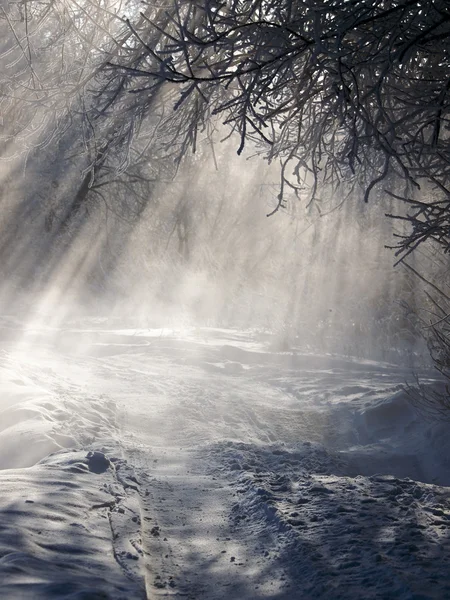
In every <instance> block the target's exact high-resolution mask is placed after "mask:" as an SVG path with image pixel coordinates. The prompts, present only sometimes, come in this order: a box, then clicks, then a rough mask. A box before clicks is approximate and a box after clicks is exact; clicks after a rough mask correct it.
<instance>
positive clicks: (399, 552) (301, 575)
mask: <svg viewBox="0 0 450 600" xmlns="http://www.w3.org/2000/svg"><path fill="white" fill-rule="evenodd" d="M210 456H211V458H213V457H214V458H215V460H216V466H215V469H216V472H217V474H219V473H220V474H222V475H223V474H224V473H225V472H226V471H228V472H229V481H230V485H231V486H232V487H233V489H234V493H235V497H236V501H235V504H234V505H233V507H232V510H231V514H230V521H231V523H232V525H233V532H234V535H235V536H240V537H243V538H248V539H250V538H251V537H252V536H253V537H254V536H255V535H257V536H259V539H260V547H261V552H262V553H263V555H264V556H266V557H267V559H268V560H270V565H271V566H270V568H271V570H272V573H274V574H275V573H276V574H277V578H278V579H279V580H281V581H282V582H284V591H283V592H282V593H281V594H279V595H278V596H277V598H282V599H283V600H287V599H288V598H299V599H303V598H305V599H306V598H323V599H324V600H328V599H329V598H333V599H338V598H340V599H346V600H348V599H355V600H356V599H360V598H368V599H372V598H373V599H379V598H383V599H384V598H386V599H387V598H392V599H394V598H396V599H400V600H411V599H412V598H415V599H418V598H424V599H425V598H436V599H437V598H447V597H450V583H449V581H448V577H447V575H448V573H449V572H450V571H449V570H450V536H449V535H448V533H449V528H450V490H449V489H447V488H441V487H437V486H433V485H428V484H424V483H418V482H416V481H413V480H411V479H404V478H398V477H394V476H386V475H378V476H371V477H364V476H356V477H349V476H348V475H346V474H345V470H346V468H348V465H346V462H345V461H344V460H342V459H341V458H340V457H339V456H334V455H333V454H332V453H330V452H328V451H326V450H325V449H324V448H321V447H320V445H314V444H300V445H299V446H298V447H295V448H287V447H279V448H277V447H275V446H273V447H271V448H264V447H254V446H252V445H249V444H231V443H228V444H225V445H223V446H222V447H221V448H218V447H217V448H213V449H212V451H211V454H210ZM300 581H301V588H298V587H296V586H298V582H300ZM430 590H431V591H430Z"/></svg>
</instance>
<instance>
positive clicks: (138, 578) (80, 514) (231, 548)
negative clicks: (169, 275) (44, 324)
mask: <svg viewBox="0 0 450 600" xmlns="http://www.w3.org/2000/svg"><path fill="white" fill-rule="evenodd" d="M107 325H108V324H107V322H99V323H98V324H95V326H93V324H92V323H86V324H84V325H83V324H82V326H80V327H79V328H78V329H76V328H66V329H64V330H57V329H55V328H53V329H52V330H51V331H49V330H48V329H40V328H39V327H37V326H35V327H33V328H29V329H28V331H25V330H24V328H21V326H20V324H18V323H8V324H7V326H8V328H7V331H6V333H5V335H4V336H2V339H3V343H2V349H1V352H0V377H1V391H2V392H1V400H0V486H1V490H2V493H1V495H0V597H4V598H8V599H9V598H11V599H13V600H14V599H15V598H18V599H19V598H20V599H22V598H25V599H28V598H30V599H31V598H33V599H35V598H38V599H39V598H72V599H74V598H77V599H81V598H83V599H87V598H111V599H132V598H133V599H134V598H145V597H148V598H154V597H172V596H175V597H183V598H191V599H193V600H201V599H205V600H215V599H227V600H228V599H229V600H234V599H235V600H247V599H248V600H250V599H252V600H257V599H259V598H261V599H263V598H270V599H272V600H275V599H276V600H288V599H289V600H291V599H294V600H295V599H297V598H298V599H303V598H304V599H309V598H324V599H328V598H330V599H336V598H350V599H360V598H380V599H387V598H399V599H401V600H412V599H415V600H419V599H420V598H446V597H450V583H449V578H448V575H449V573H450V552H449V550H450V539H449V535H448V532H449V529H448V528H449V525H450V489H449V487H447V486H450V452H449V450H450V441H449V440H450V437H449V435H448V433H449V426H448V424H446V423H436V422H428V421H426V420H424V419H423V418H422V416H420V415H418V414H417V412H416V411H415V409H414V408H413V407H412V406H411V404H410V402H409V397H408V395H407V393H406V392H405V391H404V384H405V382H406V381H413V374H412V373H411V372H410V371H409V370H408V369H406V368H404V367H399V366H395V365H391V364H388V363H380V362H374V361H369V360H357V359H353V358H349V357H343V356H335V355H323V356H319V355H313V354H306V353H302V352H300V351H296V350H294V351H292V352H276V351H274V350H273V348H274V345H273V344H272V342H271V340H270V338H269V337H268V336H267V335H265V334H262V333H257V332H252V331H239V330H225V329H207V328H161V329H143V328H139V329H114V328H112V327H109V328H108V327H107ZM5 328H6V325H4V330H5ZM12 332H14V335H13V334H12ZM14 337H15V338H16V339H14ZM420 375H421V378H422V381H423V382H424V383H425V384H427V385H429V386H438V385H439V381H438V379H437V377H436V374H435V373H434V372H433V371H427V370H425V369H424V370H422V372H421V373H420Z"/></svg>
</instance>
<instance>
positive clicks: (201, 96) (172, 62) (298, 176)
mask: <svg viewBox="0 0 450 600" xmlns="http://www.w3.org/2000/svg"><path fill="white" fill-rule="evenodd" d="M169 6H170V8H168V11H167V13H166V14H167V15H168V17H167V18H168V20H167V24H166V26H161V23H160V22H157V21H151V20H150V19H145V20H144V21H142V20H141V22H140V23H139V24H137V25H133V24H131V23H130V28H131V30H132V31H133V33H134V35H135V38H136V39H137V40H138V41H139V42H140V44H141V56H140V60H139V67H130V66H129V65H122V66H123V72H125V73H127V74H128V77H129V78H130V79H134V80H137V81H139V82H141V91H140V93H141V94H142V95H144V96H145V95H147V94H148V93H149V91H150V90H152V88H153V87H154V86H156V85H158V83H159V82H160V81H161V80H163V81H165V82H168V83H169V84H171V88H172V89H173V88H178V97H177V99H176V100H175V101H174V103H175V108H177V109H178V110H183V111H185V112H187V113H189V117H190V118H189V119H188V120H187V122H188V123H189V125H190V127H189V129H188V132H189V135H190V137H191V138H192V139H193V138H195V130H196V128H197V127H198V126H199V125H201V124H203V123H204V122H205V120H206V119H208V118H210V117H220V118H221V119H222V120H224V122H225V123H227V124H228V125H230V126H231V128H232V130H233V131H236V132H238V133H239V135H240V138H241V143H240V146H239V148H238V153H240V152H241V151H242V150H243V148H244V145H245V143H246V142H247V141H248V140H251V141H253V142H254V143H256V144H258V146H259V147H261V146H262V147H264V149H265V152H266V155H267V157H268V158H269V160H273V159H274V158H280V159H281V165H282V167H281V169H282V180H281V190H280V193H279V196H278V202H277V205H276V207H275V210H277V209H279V208H280V207H281V206H282V205H283V203H284V202H285V200H286V188H288V189H291V190H292V189H294V190H295V191H296V192H297V193H300V194H301V193H305V192H306V190H308V195H309V198H310V200H316V199H317V197H318V195H319V194H320V191H319V190H320V188H321V187H322V186H323V185H324V184H329V185H331V186H336V185H338V184H339V183H341V182H343V181H345V182H348V183H349V184H350V186H351V188H352V189H355V188H356V189H358V188H359V189H362V190H363V194H364V199H365V200H366V201H368V199H369V197H370V194H371V192H372V191H373V190H374V188H375V187H376V186H381V185H385V186H387V187H388V188H391V190H389V189H388V191H390V193H393V192H392V183H393V182H395V185H396V186H398V185H399V182H403V183H404V187H405V193H401V194H399V196H400V198H401V200H402V201H403V202H405V203H406V204H407V205H408V207H409V208H410V210H409V211H408V215H407V216H406V218H407V219H408V223H409V225H410V231H409V233H408V235H406V236H403V237H400V238H398V243H397V246H396V247H397V253H398V255H399V257H400V259H402V258H404V257H406V256H407V255H408V254H409V253H410V252H411V251H413V250H414V249H415V248H416V247H417V246H418V245H419V244H420V243H422V242H423V241H425V240H427V239H432V240H434V241H435V242H437V243H438V244H440V245H441V246H442V249H443V251H444V252H448V251H450V221H449V206H450V136H449V125H450V122H449V110H450V73H449V67H448V64H449V60H450V9H449V7H448V3H447V2H446V1H445V0H434V1H433V2H428V1H426V2H425V1H423V0H377V1H376V2H373V1H372V0H370V1H368V0H351V1H343V0H322V2H316V1H315V0H297V1H292V0H245V1H244V0H242V1H239V0H229V1H225V2H224V1H211V0H204V1H194V2H184V1H182V0H175V1H174V3H173V4H171V5H169ZM154 31H158V32H160V34H161V37H160V39H159V41H158V43H157V44H153V43H152V41H151V39H152V37H151V36H152V35H153V36H154ZM119 64H120V63H119ZM142 82H144V83H142ZM134 91H135V92H137V93H139V90H134ZM424 185H425V186H426V188H427V190H430V191H432V194H433V195H434V198H433V200H432V201H428V200H427V199H423V198H421V197H420V189H421V186H424ZM414 192H417V193H416V194H414ZM393 216H397V217H398V218H405V217H404V216H402V215H393Z"/></svg>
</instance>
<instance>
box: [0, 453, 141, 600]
mask: <svg viewBox="0 0 450 600" xmlns="http://www.w3.org/2000/svg"><path fill="white" fill-rule="evenodd" d="M99 466H101V468H100V469H99V468H98V467H99ZM117 466H119V467H120V461H117V460H115V459H111V460H109V459H108V458H106V456H105V455H104V454H103V453H101V452H98V451H97V452H93V453H88V454H86V452H74V451H63V452H59V453H56V454H53V455H51V456H50V457H48V458H46V459H44V460H43V461H41V462H40V463H39V464H37V465H35V466H33V467H31V468H29V469H20V470H12V469H11V470H7V471H3V472H0V486H1V489H2V494H1V496H0V523H1V526H0V581H1V586H0V593H1V597H2V598H8V599H9V600H14V599H16V598H17V599H19V598H20V599H21V600H28V599H29V600H31V599H32V600H39V599H44V598H45V599H46V600H47V599H49V598H58V599H65V598H67V599H69V598H70V599H71V600H74V599H77V600H81V599H84V600H86V599H88V598H89V599H94V598H96V599H97V598H98V599H100V598H101V599H108V598H114V599H115V600H120V599H123V600H129V599H130V598H136V599H138V598H144V597H145V593H144V588H143V581H142V578H141V576H140V574H139V570H138V566H137V563H138V559H139V555H138V553H137V551H136V549H135V548H134V547H133V546H132V545H131V541H133V540H132V537H133V536H129V537H130V539H128V538H127V539H128V541H127V542H126V543H125V542H124V541H123V540H122V541H121V539H120V538H121V536H120V535H119V534H118V533H117V532H118V531H119V532H123V531H125V532H126V533H127V535H128V534H129V533H130V531H131V529H130V527H128V528H127V527H125V526H124V524H123V523H124V522H127V523H131V525H132V526H133V527H136V525H135V521H137V520H138V516H137V515H136V512H135V511H134V510H130V508H129V507H130V502H129V499H128V495H127V490H126V489H125V488H124V486H123V485H122V484H121V483H120V481H119V480H118V478H117V476H116V471H117ZM119 470H120V469H119ZM133 519H134V520H133ZM120 523H122V525H120ZM113 532H114V533H113ZM133 535H134V537H135V539H134V542H135V544H137V541H138V534H137V533H136V532H135V533H134V534H133ZM122 537H123V536H122ZM127 544H128V546H129V550H127V549H126V547H127ZM130 549H131V550H132V552H131V551H130Z"/></svg>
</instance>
